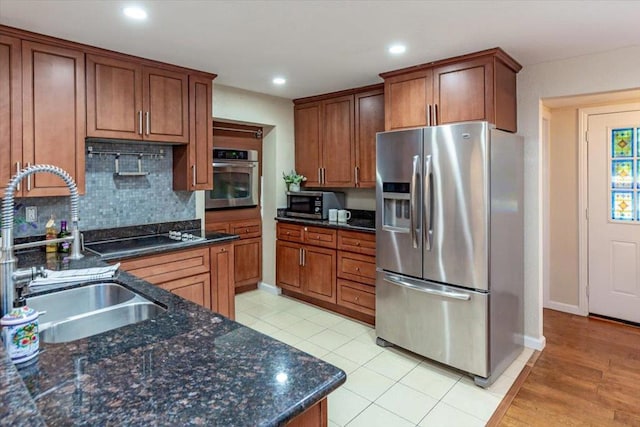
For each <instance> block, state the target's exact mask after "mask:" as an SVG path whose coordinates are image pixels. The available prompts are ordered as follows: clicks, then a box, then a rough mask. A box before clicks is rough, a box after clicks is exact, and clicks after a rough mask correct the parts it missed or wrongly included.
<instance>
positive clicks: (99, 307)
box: [27, 282, 166, 343]
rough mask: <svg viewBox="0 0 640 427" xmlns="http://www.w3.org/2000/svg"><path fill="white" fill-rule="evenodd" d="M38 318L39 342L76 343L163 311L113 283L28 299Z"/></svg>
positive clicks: (152, 303)
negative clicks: (39, 314)
mask: <svg viewBox="0 0 640 427" xmlns="http://www.w3.org/2000/svg"><path fill="white" fill-rule="evenodd" d="M27 304H28V305H29V306H30V307H32V308H33V309H34V310H37V311H40V312H41V313H44V314H42V315H41V316H40V339H41V340H42V341H43V342H46V343H60V342H68V341H75V340H78V339H81V338H86V337H90V336H92V335H97V334H100V333H102V332H106V331H110V330H112V329H117V328H120V327H122V326H126V325H131V324H134V323H138V322H141V321H143V320H147V319H151V318H153V317H156V316H158V315H159V314H161V313H163V312H164V311H166V310H165V308H163V307H161V306H160V305H158V304H156V303H154V302H152V301H149V300H148V299H146V298H144V297H143V296H141V295H139V294H137V293H135V292H133V291H131V290H129V289H127V288H125V287H124V286H122V285H120V284H118V283H115V282H105V283H97V284H91V285H87V286H82V287H79V288H73V289H67V290H63V291H59V292H53V293H50V294H45V295H39V296H35V297H31V298H27Z"/></svg>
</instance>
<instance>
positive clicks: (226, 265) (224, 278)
mask: <svg viewBox="0 0 640 427" xmlns="http://www.w3.org/2000/svg"><path fill="white" fill-rule="evenodd" d="M210 257H211V258H210V259H211V309H212V310H213V311H215V312H217V313H220V314H222V315H224V316H227V317H228V318H229V319H235V317H236V314H235V313H236V305H235V298H236V293H235V285H234V283H233V259H234V253H233V244H229V245H220V246H213V247H212V248H211V249H210Z"/></svg>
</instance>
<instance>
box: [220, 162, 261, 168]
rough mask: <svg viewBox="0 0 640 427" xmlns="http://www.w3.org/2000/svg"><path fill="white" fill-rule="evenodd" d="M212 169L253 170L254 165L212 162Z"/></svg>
mask: <svg viewBox="0 0 640 427" xmlns="http://www.w3.org/2000/svg"><path fill="white" fill-rule="evenodd" d="M213 167H214V168H255V167H256V164H255V163H249V162H247V163H245V162H242V163H218V162H213Z"/></svg>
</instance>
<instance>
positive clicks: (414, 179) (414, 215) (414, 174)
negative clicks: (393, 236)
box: [409, 156, 420, 249]
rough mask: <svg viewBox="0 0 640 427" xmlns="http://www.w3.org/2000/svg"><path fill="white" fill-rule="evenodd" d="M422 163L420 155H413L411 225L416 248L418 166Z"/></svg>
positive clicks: (412, 241) (415, 247)
mask: <svg viewBox="0 0 640 427" xmlns="http://www.w3.org/2000/svg"><path fill="white" fill-rule="evenodd" d="M419 164H420V156H413V172H412V173H411V193H410V200H409V203H410V205H411V214H410V215H409V216H410V217H411V218H410V221H409V222H410V226H411V244H412V245H413V248H414V249H417V248H418V225H417V223H418V221H417V219H418V200H417V198H418V189H417V188H416V187H417V186H418V166H419Z"/></svg>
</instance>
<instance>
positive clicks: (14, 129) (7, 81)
mask: <svg viewBox="0 0 640 427" xmlns="http://www.w3.org/2000/svg"><path fill="white" fill-rule="evenodd" d="M21 58H22V54H21V48H20V39H17V38H14V37H8V36H3V35H0V190H1V191H2V194H4V185H5V184H6V183H7V182H9V179H11V176H12V175H13V174H14V173H16V172H17V171H18V170H19V169H20V167H21V166H22V72H21V71H22V59H21Z"/></svg>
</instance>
